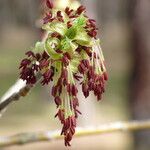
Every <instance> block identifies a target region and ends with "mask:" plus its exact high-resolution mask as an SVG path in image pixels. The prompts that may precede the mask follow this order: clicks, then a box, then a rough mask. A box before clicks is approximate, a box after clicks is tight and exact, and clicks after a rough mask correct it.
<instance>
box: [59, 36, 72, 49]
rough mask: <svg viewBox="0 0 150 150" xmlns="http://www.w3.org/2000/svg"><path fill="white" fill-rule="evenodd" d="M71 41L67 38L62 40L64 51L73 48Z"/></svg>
mask: <svg viewBox="0 0 150 150" xmlns="http://www.w3.org/2000/svg"><path fill="white" fill-rule="evenodd" d="M70 42H71V41H70V40H69V39H68V38H67V37H65V38H64V39H62V40H61V49H62V50H68V49H69V48H70V47H71V46H70Z"/></svg>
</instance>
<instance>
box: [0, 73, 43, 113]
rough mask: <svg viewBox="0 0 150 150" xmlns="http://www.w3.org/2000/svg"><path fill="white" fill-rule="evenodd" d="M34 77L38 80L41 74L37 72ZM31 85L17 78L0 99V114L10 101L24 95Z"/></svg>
mask: <svg viewBox="0 0 150 150" xmlns="http://www.w3.org/2000/svg"><path fill="white" fill-rule="evenodd" d="M36 78H37V81H39V80H40V78H41V74H37V76H36ZM32 87H33V86H32V85H27V84H26V82H25V81H23V80H21V79H19V80H18V81H17V82H16V83H15V84H14V85H13V86H12V87H11V88H10V89H9V90H8V91H7V92H6V94H5V95H4V96H3V97H2V98H1V99H0V115H1V114H2V113H3V112H4V111H5V110H6V107H7V106H8V105H9V104H10V103H12V102H13V101H16V100H19V99H20V97H24V96H26V94H27V93H28V92H29V91H30V89H31V88H32Z"/></svg>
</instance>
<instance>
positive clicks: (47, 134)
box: [0, 120, 150, 147]
mask: <svg viewBox="0 0 150 150" xmlns="http://www.w3.org/2000/svg"><path fill="white" fill-rule="evenodd" d="M138 130H150V120H147V121H132V122H116V123H110V124H106V125H101V126H99V127H97V128H94V127H90V128H77V131H76V135H75V136H76V137H82V136H90V135H98V134H104V133H110V132H116V131H138ZM61 138H62V136H60V131H53V132H52V131H44V132H37V133H20V134H16V135H13V136H8V137H0V147H6V146H12V145H23V144H28V143H34V142H42V141H51V140H59V139H61Z"/></svg>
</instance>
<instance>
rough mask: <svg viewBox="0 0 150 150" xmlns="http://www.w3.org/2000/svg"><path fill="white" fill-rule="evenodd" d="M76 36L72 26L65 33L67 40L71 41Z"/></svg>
mask: <svg viewBox="0 0 150 150" xmlns="http://www.w3.org/2000/svg"><path fill="white" fill-rule="evenodd" d="M76 34H77V28H76V27H74V26H72V27H71V28H69V29H68V30H67V32H66V36H67V37H68V38H69V39H73V38H75V36H76Z"/></svg>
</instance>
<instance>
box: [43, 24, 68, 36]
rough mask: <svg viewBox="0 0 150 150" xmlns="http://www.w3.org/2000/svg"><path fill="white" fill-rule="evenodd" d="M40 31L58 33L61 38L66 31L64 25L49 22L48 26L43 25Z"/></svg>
mask: <svg viewBox="0 0 150 150" xmlns="http://www.w3.org/2000/svg"><path fill="white" fill-rule="evenodd" d="M42 29H44V30H46V31H49V32H58V33H59V34H61V35H62V36H64V35H65V33H66V31H67V27H66V25H65V24H64V23H61V22H51V23H49V24H46V25H43V27H42Z"/></svg>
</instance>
